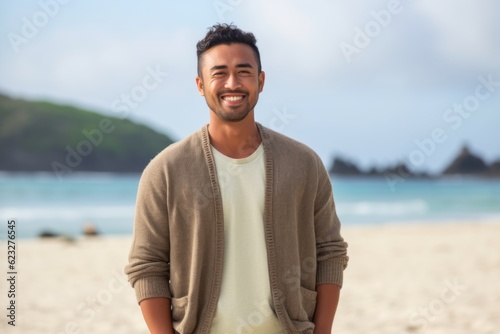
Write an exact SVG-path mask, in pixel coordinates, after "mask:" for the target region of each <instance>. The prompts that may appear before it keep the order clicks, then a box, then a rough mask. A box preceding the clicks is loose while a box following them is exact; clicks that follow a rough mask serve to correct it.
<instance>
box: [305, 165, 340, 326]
mask: <svg viewBox="0 0 500 334" xmlns="http://www.w3.org/2000/svg"><path fill="white" fill-rule="evenodd" d="M318 166H319V169H318V176H319V178H318V181H319V182H318V191H317V194H316V200H315V214H314V221H315V222H314V223H315V232H316V255H317V261H318V271H317V276H316V292H317V300H316V310H315V312H314V317H313V322H314V324H315V325H316V327H315V330H314V333H315V334H324V333H331V330H332V324H333V319H334V317H335V312H336V310H337V305H338V302H339V296H340V288H341V287H342V283H343V271H344V269H345V268H346V266H347V262H348V260H349V258H348V256H347V243H346V242H345V241H344V239H343V238H342V236H341V233H340V221H339V219H338V217H337V213H336V211H335V203H334V200H333V191H332V185H331V183H330V177H329V175H328V173H327V172H326V170H325V168H324V166H323V165H322V164H321V163H319V164H318Z"/></svg>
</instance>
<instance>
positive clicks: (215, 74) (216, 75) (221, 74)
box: [212, 72, 225, 77]
mask: <svg viewBox="0 0 500 334" xmlns="http://www.w3.org/2000/svg"><path fill="white" fill-rule="evenodd" d="M224 74H225V73H224V72H215V73H214V74H212V75H213V76H214V77H221V76H223V75H224Z"/></svg>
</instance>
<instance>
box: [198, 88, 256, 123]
mask: <svg viewBox="0 0 500 334" xmlns="http://www.w3.org/2000/svg"><path fill="white" fill-rule="evenodd" d="M230 93H239V94H244V95H245V99H246V102H245V103H244V104H242V105H240V106H235V107H231V106H224V105H223V104H222V102H221V100H222V98H221V96H222V95H224V94H230ZM257 100H258V95H257V96H251V95H250V94H249V93H248V92H247V91H243V90H234V91H228V90H225V91H222V92H220V93H219V94H217V98H216V99H213V100H212V101H209V100H208V99H206V102H207V105H208V107H209V108H210V110H211V111H212V112H213V113H215V115H217V117H218V118H219V119H221V120H223V121H225V122H239V121H242V120H244V119H245V118H246V117H247V116H248V114H249V113H250V112H251V111H252V110H253V109H254V108H255V105H256V104H257Z"/></svg>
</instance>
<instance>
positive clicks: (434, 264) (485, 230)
mask: <svg viewBox="0 0 500 334" xmlns="http://www.w3.org/2000/svg"><path fill="white" fill-rule="evenodd" d="M343 235H344V237H345V239H346V240H347V241H348V242H349V256H350V262H349V267H348V268H347V270H346V271H345V283H344V287H343V289H342V296H341V301H340V305H339V309H338V313H337V316H336V320H335V324H334V330H333V333H346V334H358V333H359V334H361V333H362V334H366V333H370V334H376V333H380V334H382V333H383V334H402V333H428V334H434V333H454V334H460V333H467V334H470V333H473V334H488V333H491V334H493V333H499V328H500V312H499V311H498V305H500V283H499V279H500V242H498V238H499V237H500V222H481V223H479V222H469V223H446V222H443V223H439V224H436V223H432V224H430V223H427V224H406V225H403V224H402V225H397V224H392V225H382V226H380V225H377V226H359V227H344V228H343ZM130 243H131V237H130V236H126V237H109V236H105V237H97V238H94V239H85V238H83V239H78V240H76V241H68V240H61V239H51V240H40V239H35V240H17V245H18V263H17V267H18V277H17V287H16V290H17V291H16V292H17V295H16V326H15V327H12V326H9V325H8V324H7V321H8V320H9V319H8V318H7V317H6V314H7V312H8V311H7V310H6V307H7V306H8V304H7V303H8V299H7V293H6V289H5V288H6V281H5V278H3V279H2V284H1V285H0V287H1V295H0V302H1V305H2V306H1V309H2V310H3V311H2V312H3V313H4V314H5V315H4V314H2V321H1V323H0V332H1V333H8V334H10V333H22V334H41V333H47V334H62V333H93V334H100V333H102V334H104V333H120V334H128V333H130V334H132V333H134V334H137V333H147V329H146V326H145V324H144V322H143V320H142V316H141V314H140V309H139V307H138V305H137V303H136V300H135V296H134V292H133V289H132V288H131V287H130V286H129V285H128V283H127V282H126V277H125V275H124V274H123V267H124V265H125V264H126V261H127V255H128V250H129V246H130ZM0 253H1V255H2V258H3V259H6V244H5V241H3V242H2V248H1V250H0ZM3 262H5V261H3ZM2 267H4V268H5V267H6V266H4V265H3V264H2ZM4 272H6V270H4Z"/></svg>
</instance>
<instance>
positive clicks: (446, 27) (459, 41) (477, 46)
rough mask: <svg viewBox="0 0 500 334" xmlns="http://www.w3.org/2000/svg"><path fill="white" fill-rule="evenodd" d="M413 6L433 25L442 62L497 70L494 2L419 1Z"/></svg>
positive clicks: (498, 9)
mask: <svg viewBox="0 0 500 334" xmlns="http://www.w3.org/2000/svg"><path fill="white" fill-rule="evenodd" d="M415 6H416V8H417V9H419V10H420V11H421V13H423V14H424V15H425V16H426V17H427V18H428V19H429V21H428V22H429V24H432V25H433V27H434V29H435V33H436V38H437V40H438V45H439V51H440V52H441V54H442V56H443V57H444V58H446V59H447V60H448V61H451V62H456V63H457V64H458V65H462V66H467V67H471V68H474V69H478V70H500V44H499V43H498V34H499V32H500V21H499V18H498V14H499V13H500V3H499V2H498V1H495V0H486V1H465V0H442V1H433V0H421V1H418V2H416V3H415Z"/></svg>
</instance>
